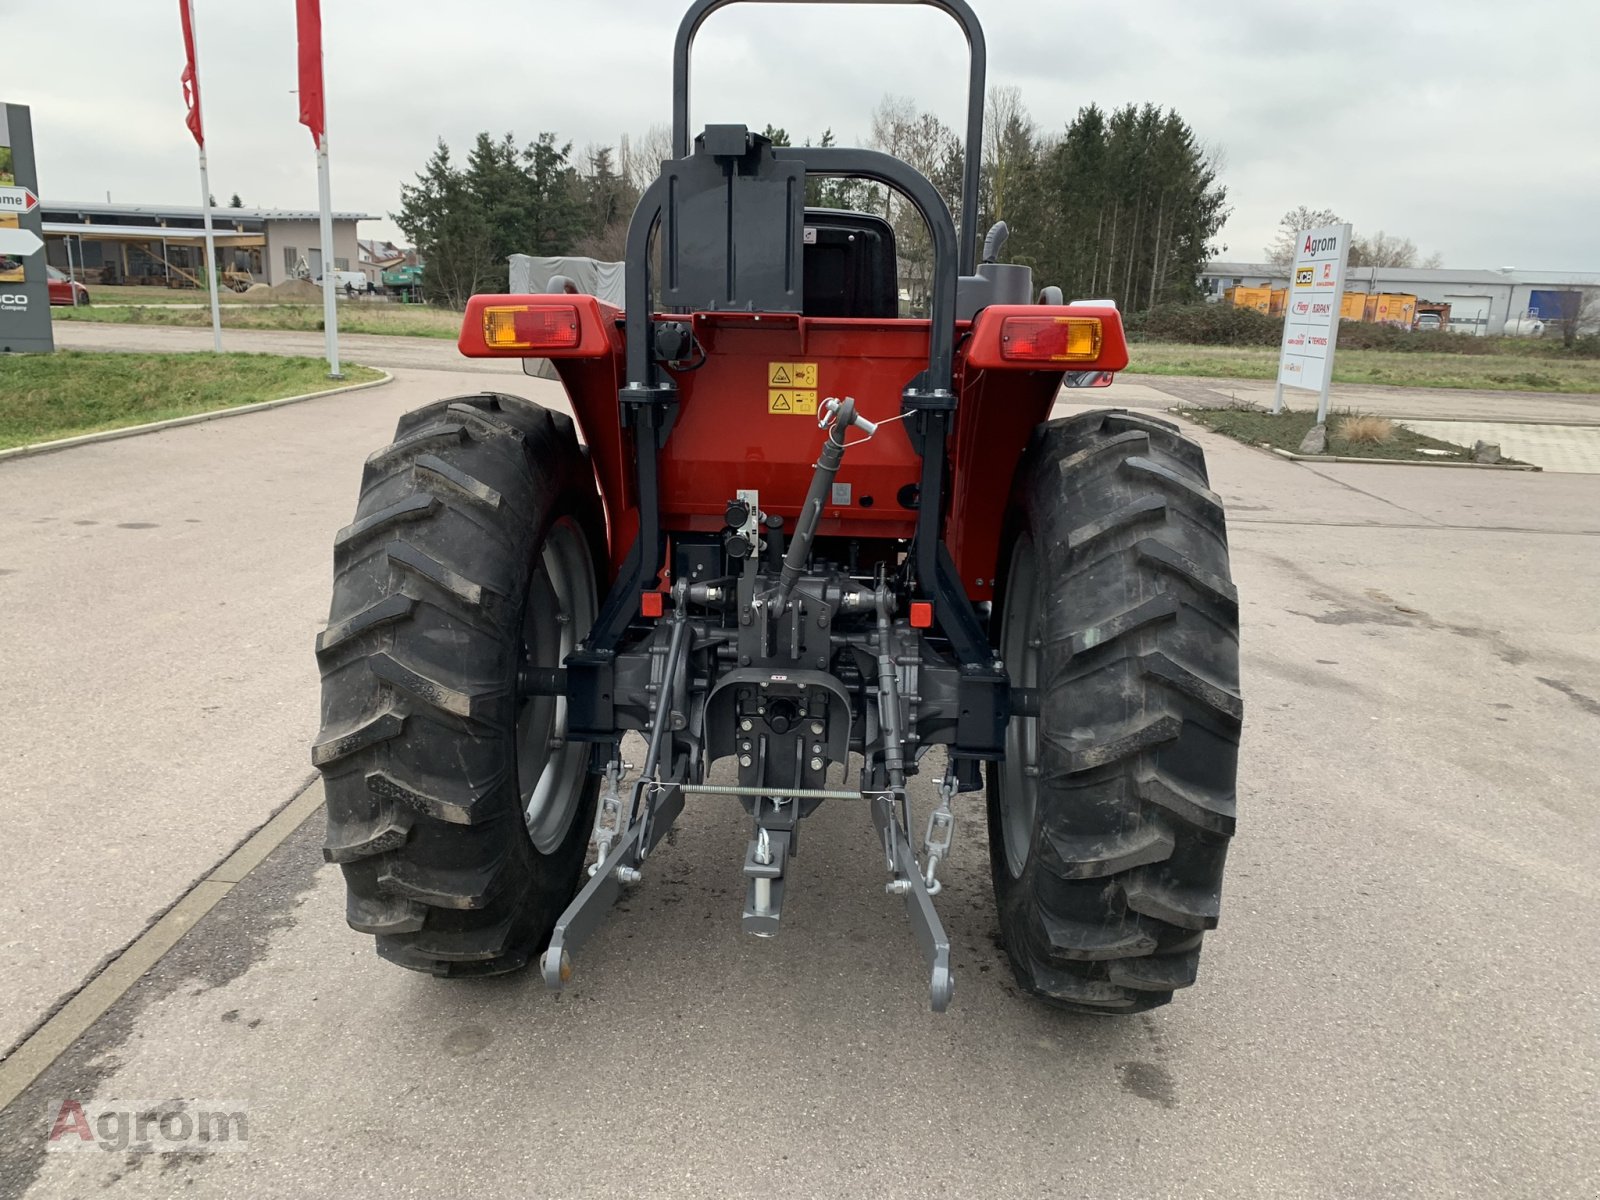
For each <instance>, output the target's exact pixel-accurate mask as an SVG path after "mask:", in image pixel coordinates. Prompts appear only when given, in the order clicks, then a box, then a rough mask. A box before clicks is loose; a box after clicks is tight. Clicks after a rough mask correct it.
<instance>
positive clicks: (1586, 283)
mask: <svg viewBox="0 0 1600 1200" xmlns="http://www.w3.org/2000/svg"><path fill="white" fill-rule="evenodd" d="M1201 274H1202V275H1213V276H1230V277H1237V278H1241V279H1244V278H1251V277H1260V276H1265V277H1267V278H1270V279H1288V278H1289V264H1287V263H1285V264H1283V265H1282V266H1280V265H1278V264H1277V263H1251V262H1211V263H1207V264H1206V267H1205V270H1203V271H1202V272H1201ZM1345 278H1346V280H1347V281H1348V282H1350V283H1353V284H1359V283H1366V282H1368V281H1375V282H1377V283H1436V284H1440V285H1451V286H1457V287H1507V286H1511V287H1517V286H1522V285H1527V284H1557V285H1560V284H1568V285H1571V286H1574V287H1594V286H1600V275H1595V274H1591V273H1587V272H1583V271H1519V270H1516V269H1514V268H1511V267H1506V268H1503V269H1500V270H1494V271H1489V270H1481V269H1480V270H1471V269H1466V270H1461V269H1455V268H1450V267H1351V268H1349V270H1348V272H1347V274H1346V276H1345Z"/></svg>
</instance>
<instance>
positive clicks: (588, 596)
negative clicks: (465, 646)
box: [517, 517, 599, 854]
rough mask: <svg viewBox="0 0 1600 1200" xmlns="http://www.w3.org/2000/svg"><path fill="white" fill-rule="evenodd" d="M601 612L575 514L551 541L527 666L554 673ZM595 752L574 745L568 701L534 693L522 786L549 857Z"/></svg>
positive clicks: (530, 622)
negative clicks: (569, 725)
mask: <svg viewBox="0 0 1600 1200" xmlns="http://www.w3.org/2000/svg"><path fill="white" fill-rule="evenodd" d="M598 609H599V598H598V596H597V595H596V591H595V582H594V559H593V557H592V556H591V555H590V553H589V543H588V539H587V538H585V537H584V534H583V530H582V529H580V528H579V527H578V523H577V522H576V521H574V520H572V519H571V518H570V517H567V518H563V519H562V520H560V521H558V522H557V523H556V525H555V527H554V528H553V529H551V530H550V533H549V535H548V536H547V537H546V538H545V542H544V548H543V550H542V552H541V553H540V556H539V564H538V568H537V569H536V570H535V572H534V576H533V581H532V583H531V584H530V586H529V588H528V603H527V609H526V612H525V614H524V616H523V622H522V645H523V663H524V664H525V665H526V666H527V667H530V668H533V669H535V670H553V669H555V668H558V667H560V666H561V664H562V663H563V662H565V661H566V657H567V655H568V654H570V653H571V652H572V651H573V650H574V649H576V647H577V645H578V643H579V642H581V641H582V640H583V638H584V635H585V634H587V633H588V632H589V627H590V626H591V625H593V624H594V618H595V614H596V612H597V611H598ZM588 760H589V747H588V746H587V745H586V744H585V743H583V742H572V741H568V740H567V698H566V697H565V696H542V695H534V696H527V697H526V698H525V699H524V700H523V702H522V705H521V707H520V709H519V711H518V714H517V783H518V787H519V789H520V790H521V793H522V810H523V813H524V815H525V817H526V819H527V822H528V835H529V836H530V837H531V838H532V839H533V844H534V846H535V847H536V848H537V849H538V851H539V852H540V853H541V854H553V853H555V851H556V849H557V848H558V847H560V845H561V843H562V842H563V841H565V840H566V837H567V833H568V831H569V830H570V829H571V828H572V819H573V816H574V815H575V814H576V813H577V811H578V805H579V800H580V799H581V798H582V795H583V789H584V786H585V785H586V783H587V782H588V768H589V762H588Z"/></svg>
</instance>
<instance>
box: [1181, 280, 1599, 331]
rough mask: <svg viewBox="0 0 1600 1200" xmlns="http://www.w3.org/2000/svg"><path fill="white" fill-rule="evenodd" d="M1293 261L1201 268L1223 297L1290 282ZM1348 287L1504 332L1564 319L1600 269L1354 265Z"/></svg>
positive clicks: (1206, 283)
mask: <svg viewBox="0 0 1600 1200" xmlns="http://www.w3.org/2000/svg"><path fill="white" fill-rule="evenodd" d="M1288 283H1289V268H1288V266H1281V267H1280V266H1277V265H1275V264H1273V263H1246V262H1213V263H1208V264H1207V265H1206V269H1205V270H1204V271H1203V272H1201V274H1200V286H1201V289H1202V290H1203V291H1204V292H1205V293H1206V298H1207V299H1208V300H1220V299H1221V298H1222V294H1223V292H1225V291H1226V290H1227V289H1228V288H1230V287H1267V286H1271V287H1287V286H1288ZM1345 287H1346V290H1347V291H1352V292H1366V293H1369V294H1370V293H1374V292H1390V293H1396V292H1398V293H1400V294H1402V295H1411V296H1416V297H1417V298H1418V299H1419V300H1424V301H1430V302H1432V303H1436V304H1448V305H1449V306H1450V328H1451V329H1452V330H1453V331H1454V332H1457V333H1477V334H1494V333H1504V332H1505V327H1506V322H1507V320H1510V319H1513V318H1525V317H1533V318H1535V319H1538V320H1543V321H1550V320H1556V319H1559V318H1560V316H1561V312H1562V306H1563V305H1564V304H1571V303H1572V302H1573V301H1572V299H1571V297H1572V295H1573V294H1574V293H1576V294H1578V295H1579V296H1580V297H1581V296H1582V295H1583V294H1584V293H1585V292H1586V291H1588V290H1590V289H1600V275H1593V274H1585V273H1583V272H1578V271H1518V270H1515V269H1513V268H1511V267H1504V268H1501V269H1500V270H1495V271H1456V270H1450V269H1446V268H1426V267H1351V268H1350V271H1349V273H1348V275H1347V276H1346V281H1345Z"/></svg>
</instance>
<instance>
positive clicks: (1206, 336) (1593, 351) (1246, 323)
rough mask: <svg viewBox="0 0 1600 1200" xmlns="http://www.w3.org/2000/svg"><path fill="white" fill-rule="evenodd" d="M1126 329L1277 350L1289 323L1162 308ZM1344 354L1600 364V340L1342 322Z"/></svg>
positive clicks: (1144, 336) (1204, 307)
mask: <svg viewBox="0 0 1600 1200" xmlns="http://www.w3.org/2000/svg"><path fill="white" fill-rule="evenodd" d="M1123 327H1124V328H1125V329H1126V330H1127V331H1128V334H1129V337H1130V339H1131V340H1133V341H1156V342H1182V343H1184V344H1186V345H1190V346H1277V345H1279V344H1280V343H1281V342H1282V340H1283V317H1282V316H1276V317H1268V316H1263V315H1262V314H1261V313H1258V312H1256V311H1255V309H1253V308H1236V307H1235V306H1234V305H1231V304H1220V303H1202V304H1162V305H1158V306H1156V307H1155V308H1152V309H1148V310H1146V311H1145V312H1142V313H1128V314H1126V315H1125V316H1124V317H1123ZM1339 349H1341V350H1391V351H1395V352H1398V353H1402V354H1404V353H1411V354H1471V355H1506V356H1516V357H1519V358H1600V334H1592V333H1591V334H1585V335H1583V336H1582V337H1580V338H1578V340H1577V342H1576V343H1575V344H1574V345H1573V346H1571V347H1567V346H1564V345H1562V342H1561V338H1560V337H1559V336H1557V335H1553V334H1548V335H1546V336H1545V337H1538V338H1529V337H1473V336H1471V335H1470V334H1463V333H1450V332H1448V331H1447V330H1443V329H1403V328H1401V327H1400V326H1398V325H1368V324H1366V323H1365V322H1362V321H1340V322H1339Z"/></svg>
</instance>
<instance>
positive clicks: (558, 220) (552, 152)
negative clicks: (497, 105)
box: [393, 133, 585, 308]
mask: <svg viewBox="0 0 1600 1200" xmlns="http://www.w3.org/2000/svg"><path fill="white" fill-rule="evenodd" d="M571 152H572V147H571V145H570V144H560V145H558V144H557V142H556V137H555V134H553V133H541V134H540V135H539V136H538V137H537V138H536V139H535V140H534V141H532V142H529V143H528V144H527V145H519V144H518V143H517V140H516V138H515V137H514V136H513V135H512V134H510V133H507V134H505V135H504V136H503V137H501V138H500V139H498V140H496V139H494V138H492V137H490V136H489V134H487V133H480V134H479V135H478V137H477V140H476V141H475V142H474V143H473V147H472V151H471V153H470V154H468V156H467V162H466V166H465V167H457V166H456V165H455V163H454V162H453V161H452V160H451V157H450V148H449V147H448V146H447V145H445V143H444V142H443V141H441V142H440V143H439V144H438V147H437V148H436V149H435V151H434V153H433V156H432V157H431V158H429V159H428V162H427V165H426V166H425V167H424V168H423V170H422V171H421V172H420V173H419V174H418V175H417V176H416V179H417V182H416V183H415V184H402V185H401V187H400V211H399V212H398V213H395V214H393V216H394V220H395V223H396V224H398V225H399V226H400V228H401V230H402V231H404V233H405V235H406V237H407V238H409V239H410V240H411V241H412V242H413V243H414V244H415V245H416V247H417V250H418V252H419V253H420V254H421V256H422V258H423V260H424V261H425V262H426V263H427V269H426V270H425V271H424V272H423V294H424V296H425V297H426V298H427V299H429V300H430V301H433V302H435V303H442V304H448V305H450V306H451V307H453V308H461V307H464V306H465V304H466V301H467V299H468V297H470V296H472V295H473V294H474V293H476V292H491V291H502V292H503V291H505V289H506V283H507V269H508V268H507V259H508V258H509V256H510V255H512V254H539V255H549V254H566V253H570V252H571V250H572V248H573V245H574V243H575V242H577V240H578V239H579V238H581V237H582V236H583V235H584V233H585V212H584V204H583V192H582V184H581V181H580V179H579V176H578V174H577V172H576V170H575V169H574V168H573V166H572V164H571V162H570V161H569V160H570V155H571Z"/></svg>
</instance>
